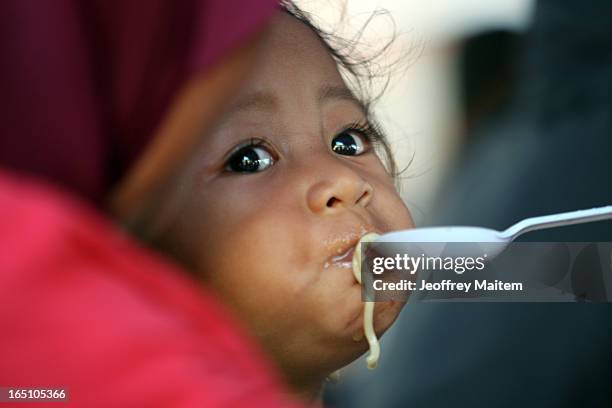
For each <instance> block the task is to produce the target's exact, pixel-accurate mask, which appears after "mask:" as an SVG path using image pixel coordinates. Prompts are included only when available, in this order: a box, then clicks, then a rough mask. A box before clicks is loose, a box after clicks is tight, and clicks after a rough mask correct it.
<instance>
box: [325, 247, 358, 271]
mask: <svg viewBox="0 0 612 408" xmlns="http://www.w3.org/2000/svg"><path fill="white" fill-rule="evenodd" d="M354 253H355V246H351V247H349V248H348V249H347V250H346V251H344V252H343V253H341V254H339V255H336V256H333V257H332V258H331V264H332V265H333V266H335V267H338V268H346V269H352V268H353V254H354Z"/></svg>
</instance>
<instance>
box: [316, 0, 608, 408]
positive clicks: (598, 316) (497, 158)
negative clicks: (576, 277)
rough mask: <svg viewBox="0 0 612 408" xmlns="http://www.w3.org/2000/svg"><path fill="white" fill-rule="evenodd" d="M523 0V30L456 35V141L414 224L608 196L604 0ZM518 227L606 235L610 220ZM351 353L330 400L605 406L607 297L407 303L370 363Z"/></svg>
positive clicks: (489, 217)
mask: <svg viewBox="0 0 612 408" xmlns="http://www.w3.org/2000/svg"><path fill="white" fill-rule="evenodd" d="M459 3H460V2H459ZM534 10H535V11H534V14H533V16H532V17H531V20H530V23H529V25H528V27H527V29H526V30H525V31H516V30H507V29H500V28H492V29H489V30H482V31H480V32H478V33H474V34H471V35H468V36H466V37H465V38H463V39H462V40H461V41H458V43H457V44H456V45H455V48H456V50H457V58H456V64H455V68H456V75H457V78H458V79H457V81H456V82H457V84H458V92H457V95H458V100H459V103H458V105H459V106H460V109H459V111H460V118H461V120H460V121H458V122H457V125H456V126H455V128H454V129H453V130H452V132H454V133H455V134H456V140H458V142H457V147H456V153H455V154H454V155H453V157H452V159H451V160H449V163H450V164H448V165H447V171H446V173H445V177H444V178H443V181H442V182H441V184H440V188H439V189H437V193H436V194H435V197H436V198H435V199H434V200H432V204H434V205H432V206H431V207H430V208H427V209H426V211H423V214H424V215H423V217H422V219H421V220H420V221H419V225H421V226H425V225H477V226H483V227H489V228H495V229H500V230H502V229H505V228H506V227H508V226H509V225H511V224H513V223H514V222H516V221H518V220H520V219H522V218H526V217H530V216H535V215H543V214H548V213H555V212H561V211H569V210H574V209H581V208H591V207H595V206H602V205H609V204H612V180H611V176H612V137H611V136H612V51H611V47H612V23H611V22H612V3H610V2H607V1H603V0H593V1H586V2H577V1H570V0H554V1H553V0H545V1H537V2H536V3H535V9H534ZM416 64H418V62H417V63H416ZM417 219H418V218H417ZM523 239H524V240H531V241H612V222H599V223H593V224H587V225H582V226H574V227H565V228H559V229H556V230H549V231H541V232H536V233H531V234H528V235H526V236H525V237H524V238H523ZM362 367H363V362H362V361H359V362H357V363H356V364H353V366H351V367H349V369H348V370H347V376H346V379H345V381H343V382H341V383H340V384H338V385H336V386H332V387H329V392H328V395H327V402H328V404H329V405H330V406H337V407H375V406H376V407H404V406H406V407H449V406H456V407H517V406H520V407H609V406H612V306H611V305H609V304H607V303H603V304H588V303H586V304H585V303H582V304H524V303H522V304H517V303H512V304H491V303H482V304H478V303H471V304H456V303H455V304H416V303H415V304H408V305H407V307H406V308H405V309H404V312H403V313H402V316H401V317H400V319H399V321H398V322H397V323H396V325H395V326H394V328H393V329H392V331H391V332H390V333H388V334H387V336H386V339H385V340H384V342H383V353H382V360H381V364H380V367H379V369H377V370H376V371H374V372H366V371H365V370H364V369H363V368H362Z"/></svg>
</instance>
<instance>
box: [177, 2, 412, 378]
mask: <svg viewBox="0 0 612 408" xmlns="http://www.w3.org/2000/svg"><path fill="white" fill-rule="evenodd" d="M278 14H279V15H278V16H277V17H276V24H275V25H274V27H273V29H272V31H271V32H270V33H269V34H268V38H267V40H266V41H265V47H264V49H263V50H262V55H261V57H260V59H259V62H258V64H257V65H256V66H254V67H253V70H252V73H251V74H250V77H249V78H248V79H247V81H246V82H245V83H244V84H243V85H242V86H241V88H240V89H241V90H240V92H239V94H238V95H237V96H236V97H235V99H234V100H233V103H232V105H231V108H230V109H228V111H227V113H226V114H225V115H224V117H223V118H222V120H221V121H220V123H219V126H218V127H217V128H216V129H215V130H214V131H213V132H211V134H209V135H207V136H206V140H205V141H204V143H203V146H202V149H201V152H200V153H199V155H198V158H197V163H196V164H195V166H194V167H193V171H192V172H191V174H190V180H191V181H190V183H189V184H186V185H187V186H188V187H185V186H184V185H183V186H182V187H181V189H182V193H181V194H184V193H185V191H187V192H188V194H186V195H185V196H186V197H187V199H186V200H184V203H183V204H182V205H181V210H180V212H179V216H178V219H177V222H176V223H174V224H173V227H172V228H171V230H170V233H169V234H168V235H167V237H169V241H172V242H173V244H174V245H175V246H176V247H178V249H177V252H178V253H180V254H181V256H184V257H186V259H187V261H188V262H189V263H190V264H192V265H193V266H194V267H196V268H197V269H198V270H199V271H200V272H201V275H202V278H203V280H205V282H206V283H207V285H209V286H210V287H212V288H214V289H215V290H216V291H217V292H218V293H219V294H220V296H221V297H222V298H223V300H224V301H225V302H226V303H227V304H229V305H230V306H231V307H232V308H233V310H234V311H235V312H236V313H237V315H238V316H239V317H240V318H242V319H243V320H244V321H245V322H246V324H247V325H248V326H249V327H250V329H252V331H253V333H255V335H256V336H257V337H258V338H259V339H260V341H261V343H262V344H263V345H264V347H265V348H266V349H267V351H268V352H269V353H270V354H271V355H272V356H273V357H274V358H275V360H276V361H277V363H278V364H279V365H280V366H281V368H282V369H283V370H284V371H285V373H286V374H287V375H288V378H289V379H290V380H291V381H293V382H295V383H296V385H299V384H297V383H300V382H304V383H306V382H308V381H318V380H320V378H321V375H326V374H328V373H329V372H331V371H333V370H335V369H337V368H338V367H340V366H342V365H344V364H347V363H348V362H350V361H352V360H353V359H355V358H356V357H357V356H358V355H360V354H361V353H363V352H365V351H366V350H367V342H366V341H365V340H364V339H363V338H362V339H361V340H360V341H356V340H354V338H353V337H355V336H358V337H359V336H360V335H361V333H362V321H363V318H362V316H363V303H362V301H361V290H360V286H359V284H358V283H357V282H356V281H355V279H354V278H353V274H352V272H351V266H350V265H351V263H350V262H351V258H352V248H354V246H355V244H356V243H357V241H358V240H359V238H360V237H361V236H362V235H364V234H365V233H367V232H371V231H375V232H379V233H382V232H385V231H389V230H396V229H405V228H410V227H412V220H411V218H410V214H409V212H408V210H407V208H406V207H405V205H404V204H403V202H402V200H401V199H400V197H399V195H398V194H397V192H396V190H395V187H394V183H393V180H392V178H391V177H390V176H389V175H388V174H387V172H386V171H385V168H384V166H383V164H382V163H381V161H380V160H379V158H378V157H377V155H376V154H375V153H374V150H373V149H372V146H371V145H370V142H369V141H368V140H369V136H368V132H369V131H368V129H367V123H366V122H365V120H366V119H365V116H364V112H363V110H362V107H361V106H360V104H359V102H357V101H356V100H355V99H354V98H353V97H352V95H351V93H350V92H349V91H348V89H347V88H346V86H345V84H344V82H343V80H342V78H341V77H340V75H339V73H338V71H337V68H336V64H335V62H334V61H333V59H332V57H331V56H330V54H329V53H328V51H327V50H326V49H325V47H324V46H323V45H322V44H321V42H320V40H319V39H318V38H317V37H316V35H315V34H314V33H313V32H312V31H310V29H309V28H308V27H306V26H305V25H304V24H302V23H301V22H299V21H297V20H296V19H294V18H293V17H291V16H288V15H285V14H284V13H280V12H279V13H278ZM186 188H187V190H185V189H186ZM400 308H401V305H399V304H397V303H395V304H393V303H379V304H377V305H376V315H375V325H376V329H377V331H378V332H379V333H381V332H383V331H384V330H385V329H386V328H388V327H389V326H390V324H391V323H392V322H393V320H394V319H395V318H396V316H397V314H398V313H399V310H400Z"/></svg>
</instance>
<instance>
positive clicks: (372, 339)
mask: <svg viewBox="0 0 612 408" xmlns="http://www.w3.org/2000/svg"><path fill="white" fill-rule="evenodd" d="M378 237H379V235H378V234H376V233H374V232H371V233H369V234H366V235H364V236H363V237H361V239H360V240H359V242H358V243H357V246H356V247H355V253H354V254H353V275H354V276H355V279H356V280H357V282H359V284H361V244H362V243H366V242H371V241H374V240H375V239H376V238H378ZM374 306H375V303H374V302H367V301H366V302H365V305H364V307H363V332H364V333H365V336H366V339H367V340H368V344H369V345H370V355H369V356H368V357H367V358H366V361H367V363H368V368H369V369H374V368H376V365H377V364H378V359H379V357H380V344H379V343H378V338H377V337H376V332H375V331H374Z"/></svg>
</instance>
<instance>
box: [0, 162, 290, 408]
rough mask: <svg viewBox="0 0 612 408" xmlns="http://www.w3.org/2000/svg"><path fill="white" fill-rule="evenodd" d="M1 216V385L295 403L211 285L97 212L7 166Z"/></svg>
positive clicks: (162, 398) (132, 397) (94, 394)
mask: <svg viewBox="0 0 612 408" xmlns="http://www.w3.org/2000/svg"><path fill="white" fill-rule="evenodd" d="M0 225H2V234H0V260H1V263H0V265H1V270H0V330H1V331H0V387H2V386H16V387H26V386H32V387H41V386H42V387H45V388H49V387H67V388H68V390H69V396H70V404H69V405H68V406H75V407H104V408H108V407H148V408H149V407H217V406H232V407H233V406H236V407H238V406H240V407H243V406H253V407H277V406H288V405H289V404H288V403H287V401H286V400H284V397H283V396H282V395H281V393H280V391H279V389H280V386H279V384H278V383H277V380H276V379H275V376H274V375H273V374H272V370H271V369H270V367H269V365H268V364H267V362H266V361H264V359H263V358H262V356H261V355H260V351H259V350H258V349H256V348H255V347H253V346H252V345H251V343H250V342H249V341H247V338H246V337H245V336H244V333H242V332H240V331H239V329H238V328H237V327H236V326H235V325H234V323H233V321H232V319H231V318H230V317H229V316H228V315H226V314H225V313H224V311H223V310H222V309H221V308H220V306H219V305H218V304H217V303H216V302H215V301H214V299H212V298H211V296H210V295H209V294H208V293H207V292H206V291H205V290H204V289H203V288H201V287H199V286H197V285H196V284H195V283H193V282H192V280H190V279H188V278H187V277H186V276H185V275H184V274H183V271H181V270H179V269H177V268H176V267H174V266H172V265H171V264H169V263H166V262H165V261H164V260H162V259H161V258H158V257H156V256H154V255H152V254H151V253H149V252H148V251H146V250H144V249H143V248H141V247H139V246H138V245H136V244H135V243H133V242H132V241H131V240H130V239H129V238H128V237H126V236H125V235H124V234H122V233H120V232H119V231H117V230H116V229H115V228H113V226H112V225H108V224H107V222H106V221H105V220H104V219H101V218H99V217H98V215H97V214H95V213H93V212H91V211H89V210H88V209H87V208H85V207H83V206H81V205H79V204H77V203H76V202H72V201H71V200H69V199H67V198H66V197H62V196H59V195H58V194H56V193H54V192H52V191H51V190H49V189H48V188H47V187H43V186H39V185H34V184H28V183H24V182H23V181H16V180H15V179H14V178H11V177H7V175H6V174H2V173H1V172H0ZM56 404H57V403H56ZM0 406H3V403H0ZM19 406H20V407H26V406H29V404H23V405H21V404H20V405H19ZM31 406H33V407H41V406H45V404H41V403H39V402H36V403H32V404H31ZM54 406H66V405H65V404H57V405H54Z"/></svg>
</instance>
